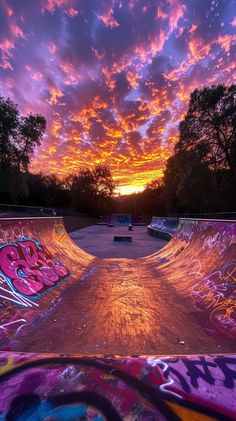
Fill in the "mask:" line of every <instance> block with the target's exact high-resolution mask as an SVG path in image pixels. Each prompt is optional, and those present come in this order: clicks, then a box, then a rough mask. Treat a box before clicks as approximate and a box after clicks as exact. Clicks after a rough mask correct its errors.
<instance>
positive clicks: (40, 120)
mask: <svg viewBox="0 0 236 421" xmlns="http://www.w3.org/2000/svg"><path fill="white" fill-rule="evenodd" d="M45 129H46V120H45V118H44V117H43V116H41V115H39V114H36V115H33V114H29V115H27V116H24V117H23V116H21V115H20V112H19V109H18V106H17V105H16V104H15V103H14V102H13V101H11V100H10V98H7V99H4V98H3V97H0V200H1V201H2V202H13V203H17V202H18V200H22V199H23V198H25V197H27V195H28V187H27V180H26V174H25V173H26V171H27V170H28V166H29V163H30V158H31V157H32V154H33V151H34V148H35V147H36V146H39V145H40V142H41V138H42V136H43V133H44V131H45Z"/></svg>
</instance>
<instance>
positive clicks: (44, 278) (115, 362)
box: [0, 218, 236, 421]
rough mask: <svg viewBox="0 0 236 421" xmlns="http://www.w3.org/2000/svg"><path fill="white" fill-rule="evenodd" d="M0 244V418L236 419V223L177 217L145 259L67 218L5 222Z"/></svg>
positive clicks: (5, 220) (1, 230)
mask: <svg viewBox="0 0 236 421" xmlns="http://www.w3.org/2000/svg"><path fill="white" fill-rule="evenodd" d="M107 229H108V230H109V228H107ZM0 242H1V244H0V268H1V269H0V300H1V301H0V315H1V325H0V340H1V349H2V353H1V357H0V391H1V392H2V393H1V395H0V396H1V397H0V409H1V410H2V414H3V415H1V414H0V420H2V419H19V420H23V419H24V420H26V419H27V420H28V419H30V420H31V419H32V420H33V419H45V420H46V419H48V418H47V417H52V419H53V420H54V419H58V420H59V419H60V420H61V419H68V420H72V419H88V420H90V419H94V420H95V419H96V421H98V420H102V419H111V420H113V419H114V420H115V419H127V420H128V419H129V420H140V419H142V420H155V419H160V420H162V419H184V420H185V419H186V420H192V419H193V420H197V419H204V420H209V419H236V408H235V405H236V404H235V402H236V400H235V398H236V389H235V381H236V356H235V355H234V353H235V352H236V341H235V336H236V305H235V303H236V301H235V297H236V295H235V294H236V291H235V281H236V222H234V221H212V220H191V219H183V220H180V222H179V226H178V229H177V231H176V233H175V234H174V235H173V238H172V240H171V241H170V242H169V243H168V244H167V245H166V247H164V248H163V249H162V250H161V251H159V252H157V253H155V254H153V255H151V256H148V257H145V258H139V259H124V258H110V259H108V258H107V259H105V258H95V257H94V256H91V255H89V254H87V253H86V252H84V251H82V250H81V249H79V248H78V247H77V246H76V245H75V244H74V243H73V242H72V241H71V239H70V237H69V236H68V234H67V233H66V231H65V228H64V225H63V220H62V218H31V219H27V218H24V219H4V220H1V225H0ZM25 352H31V353H36V354H37V355H36V354H24V353H25ZM58 353H60V354H73V356H62V355H60V356H59V355H58ZM75 354H77V356H76V355H75ZM78 354H79V355H78ZM209 354H214V355H209ZM117 355H120V356H122V357H118V356H117ZM142 355H143V357H142ZM145 355H147V356H146V357H145ZM181 355H182V356H181ZM85 356H86V358H85ZM95 356H96V357H95ZM128 356H129V357H128ZM170 356H172V357H170ZM9 390H11V393H9ZM3 391H5V392H4V393H3ZM124 391H125V392H124ZM123 392H124V393H123ZM124 396H125V397H124ZM213 401H214V402H213ZM109 411H110V412H109ZM1 417H2V418H1ZM27 417H28V418H27ZM53 417H54V418H53ZM76 417H77V418H76ZM79 417H80V418H79ZM81 417H84V418H81ZM86 417H87V418H86ZM50 419H51V418H50Z"/></svg>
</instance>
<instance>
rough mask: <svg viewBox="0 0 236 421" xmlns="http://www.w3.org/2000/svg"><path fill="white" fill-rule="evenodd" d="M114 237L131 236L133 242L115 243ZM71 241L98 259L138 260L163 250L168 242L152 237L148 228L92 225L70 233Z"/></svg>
mask: <svg viewBox="0 0 236 421" xmlns="http://www.w3.org/2000/svg"><path fill="white" fill-rule="evenodd" d="M114 235H121V236H131V237H132V242H131V243H126V242H115V241H114ZM70 237H71V239H72V240H73V241H74V242H75V243H76V244H77V245H78V246H79V247H80V248H82V249H83V250H85V251H86V252H88V253H90V254H92V255H93V256H97V257H106V258H109V257H126V258H131V259H133V258H138V257H144V256H149V255H150V254H153V253H155V252H156V251H158V250H160V249H161V248H163V247H164V246H165V245H166V244H167V241H165V240H159V239H157V238H155V237H151V236H150V235H149V234H148V233H147V227H145V226H134V227H133V231H128V227H122V226H114V227H108V226H106V225H92V226H90V227H86V228H82V229H80V230H77V231H74V232H72V233H70Z"/></svg>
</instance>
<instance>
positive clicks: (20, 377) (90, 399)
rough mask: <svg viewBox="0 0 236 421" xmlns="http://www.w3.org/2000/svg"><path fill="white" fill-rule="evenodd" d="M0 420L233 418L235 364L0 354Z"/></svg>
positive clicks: (227, 360) (215, 359) (228, 360)
mask: <svg viewBox="0 0 236 421" xmlns="http://www.w3.org/2000/svg"><path fill="white" fill-rule="evenodd" d="M0 367H1V369H0V408H1V413H0V420H1V421H3V420H12V421H13V420H14V421H20V420H24V421H31V420H45V421H46V420H49V419H50V420H55V421H56V420H58V421H59V420H71V421H72V420H75V419H76V420H93V421H95V420H96V421H101V420H112V421H113V420H114V421H116V420H117V421H118V420H119V421H120V420H186V421H187V420H188V421H189V420H207V421H209V420H233V419H235V417H236V399H235V397H236V389H235V381H236V358H235V356H233V355H228V356H220V355H217V356H188V357H175V358H173V357H161V358H159V357H143V358H125V359H124V358H99V357H96V358H95V357H94V358H87V357H76V356H69V355H68V356H60V355H50V354H49V355H35V354H34V355H33V354H16V353H15V354H10V353H2V354H1V356H0Z"/></svg>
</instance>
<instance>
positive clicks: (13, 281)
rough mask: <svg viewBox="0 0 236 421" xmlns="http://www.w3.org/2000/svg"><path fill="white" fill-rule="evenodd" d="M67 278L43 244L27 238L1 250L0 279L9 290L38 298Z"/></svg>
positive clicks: (4, 245)
mask: <svg viewBox="0 0 236 421" xmlns="http://www.w3.org/2000/svg"><path fill="white" fill-rule="evenodd" d="M68 275H69V271H68V270H67V269H66V267H65V266H63V265H62V264H61V263H60V262H59V261H58V260H57V259H53V258H52V257H51V256H50V254H49V253H48V252H47V251H46V250H45V249H44V248H43V247H42V245H41V244H40V243H39V242H38V241H36V240H31V239H29V238H24V239H20V240H16V241H15V242H14V243H11V244H3V245H1V247H0V276H1V280H3V279H5V280H6V282H7V284H8V285H9V286H10V288H11V289H12V287H13V290H14V291H15V292H16V293H20V294H23V295H25V296H30V297H37V296H38V294H42V293H43V292H45V291H46V290H47V289H49V288H50V287H52V286H55V285H56V284H57V283H58V282H60V281H61V280H62V279H64V278H65V277H66V276H68Z"/></svg>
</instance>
